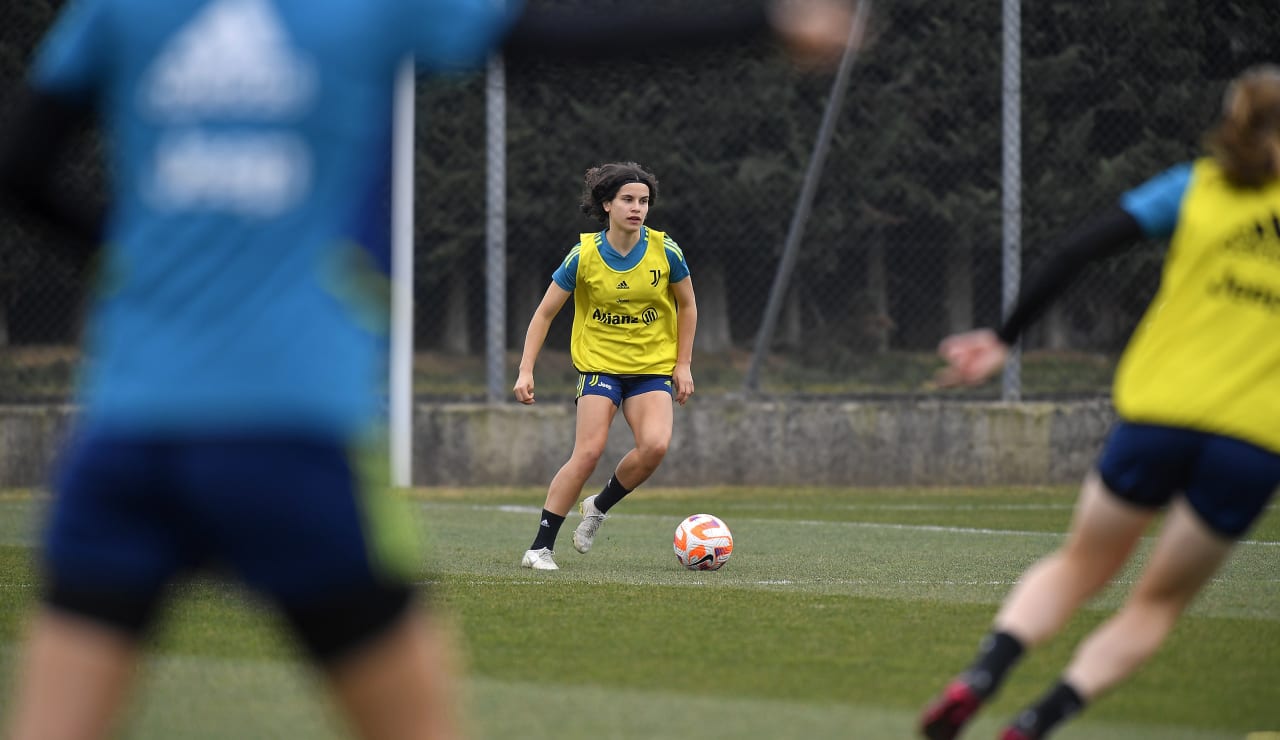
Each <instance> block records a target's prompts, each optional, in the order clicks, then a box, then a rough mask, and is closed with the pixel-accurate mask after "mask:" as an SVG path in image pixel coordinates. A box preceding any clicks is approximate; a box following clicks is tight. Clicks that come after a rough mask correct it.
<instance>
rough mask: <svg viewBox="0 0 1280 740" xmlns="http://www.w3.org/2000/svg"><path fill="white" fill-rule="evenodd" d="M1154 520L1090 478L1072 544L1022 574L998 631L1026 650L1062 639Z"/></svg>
mask: <svg viewBox="0 0 1280 740" xmlns="http://www.w3.org/2000/svg"><path fill="white" fill-rule="evenodd" d="M1154 516H1155V511H1154V510H1152V509H1144V508H1139V507H1136V506H1132V505H1130V504H1127V503H1125V502H1123V501H1121V500H1120V499H1118V498H1116V497H1115V496H1114V495H1112V494H1111V492H1109V491H1108V490H1107V489H1106V486H1105V485H1104V484H1103V483H1102V480H1101V479H1100V478H1099V477H1098V475H1097V473H1090V474H1089V476H1088V477H1087V478H1086V479H1085V482H1084V486H1083V488H1082V490H1081V493H1080V501H1079V502H1078V503H1077V504H1076V510H1075V515H1074V517H1073V519H1072V522H1071V529H1070V532H1069V533H1068V535H1067V541H1066V542H1065V543H1063V545H1062V547H1060V548H1059V549H1058V550H1057V551H1056V552H1054V553H1053V554H1052V555H1049V556H1048V557H1046V558H1044V559H1043V560H1041V561H1040V562H1038V563H1036V564H1035V565H1033V566H1031V568H1030V569H1028V570H1027V572H1026V573H1025V574H1023V576H1022V578H1021V579H1020V580H1019V581H1018V584H1017V585H1016V586H1014V588H1013V591H1012V592H1011V593H1010V594H1009V596H1008V598H1007V599H1005V602H1004V605H1003V606H1002V607H1001V608H1000V611H999V613H998V614H997V615H996V619H995V626H996V629H997V630H999V631H1004V632H1008V633H1010V634H1012V635H1014V636H1015V637H1017V638H1018V639H1019V640H1021V641H1022V643H1023V645H1025V646H1027V647H1034V646H1036V645H1039V644H1040V643H1042V642H1044V641H1045V640H1047V639H1049V638H1050V637H1052V636H1053V635H1055V634H1057V632H1058V630H1060V629H1061V628H1062V626H1063V625H1064V624H1066V622H1067V620H1068V619H1070V617H1071V615H1072V614H1073V613H1075V611H1076V609H1077V608H1079V607H1080V605H1081V604H1082V603H1084V601H1085V600H1086V599H1088V598H1089V597H1091V596H1093V595H1094V594H1096V593H1097V592H1098V591H1099V590H1100V589H1101V588H1102V587H1103V586H1105V585H1107V583H1108V582H1109V581H1110V580H1111V578H1112V576H1114V575H1115V574H1116V572H1117V571H1119V570H1120V568H1121V567H1122V566H1123V565H1124V564H1125V562H1126V561H1127V560H1128V559H1129V555H1130V554H1132V552H1133V548H1134V546H1136V545H1137V543H1138V540H1139V538H1140V537H1141V536H1142V533H1143V531H1144V530H1145V529H1146V527H1147V525H1148V524H1149V523H1150V521H1151V519H1152V517H1154Z"/></svg>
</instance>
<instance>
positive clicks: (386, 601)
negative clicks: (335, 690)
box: [283, 584, 413, 665]
mask: <svg viewBox="0 0 1280 740" xmlns="http://www.w3.org/2000/svg"><path fill="white" fill-rule="evenodd" d="M412 600H413V594H412V591H411V589H410V588H409V587H408V586H405V585H394V586H384V585H377V584H371V585H369V586H367V587H365V588H363V589H360V590H358V591H354V592H352V591H347V592H344V593H342V594H340V595H335V596H334V597H333V598H330V599H326V600H324V601H321V602H314V603H310V604H307V605H303V606H285V607H284V608H283V611H284V614H285V618H286V619H287V620H288V621H289V624H290V626H291V627H292V628H293V631H294V634H295V635H297V637H298V639H299V640H300V641H301V642H302V645H303V646H304V647H305V648H306V650H307V652H308V653H310V655H311V656H312V658H314V659H315V660H316V661H317V662H319V663H321V664H324V665H332V664H333V663H335V662H336V661H338V660H341V659H342V658H344V657H347V656H349V655H351V654H352V653H355V652H357V651H359V650H360V649H361V648H362V647H364V646H366V645H369V644H371V643H373V642H375V641H376V640H377V638H379V637H381V636H382V635H384V634H386V633H387V632H389V631H390V630H391V629H392V628H393V627H394V626H395V625H396V624H397V623H398V622H399V621H400V620H401V619H402V618H403V617H404V615H405V614H406V613H407V612H408V611H409V609H410V606H411V602H412Z"/></svg>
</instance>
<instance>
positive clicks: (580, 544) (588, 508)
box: [573, 496, 605, 553]
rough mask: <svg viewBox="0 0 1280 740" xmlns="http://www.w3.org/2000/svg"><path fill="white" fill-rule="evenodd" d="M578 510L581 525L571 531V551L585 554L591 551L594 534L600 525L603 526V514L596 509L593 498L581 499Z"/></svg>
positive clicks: (594, 538) (594, 498)
mask: <svg viewBox="0 0 1280 740" xmlns="http://www.w3.org/2000/svg"><path fill="white" fill-rule="evenodd" d="M578 510H579V511H581V512H582V523H580V524H579V525H578V528H577V529H575V530H573V549H575V550H577V551H578V552H581V553H587V552H590V551H591V543H593V542H595V541H596V532H599V531H600V525H601V524H604V520H605V513H604V512H603V511H600V510H599V509H597V508H596V497H595V496H587V497H586V498H584V499H582V504H581V505H579V506H578Z"/></svg>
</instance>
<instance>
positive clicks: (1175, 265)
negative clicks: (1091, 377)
mask: <svg viewBox="0 0 1280 740" xmlns="http://www.w3.org/2000/svg"><path fill="white" fill-rule="evenodd" d="M1277 338H1280V182H1272V183H1271V184H1269V185H1267V186H1266V187H1263V188H1258V189H1246V188H1239V187H1236V186H1234V185H1232V184H1231V183H1230V182H1229V181H1228V180H1227V179H1226V176H1225V175H1224V173H1223V172H1222V170H1221V168H1220V167H1219V166H1218V165H1217V163H1215V162H1214V161H1213V160H1211V159H1201V160H1199V161H1197V162H1196V163H1195V164H1194V166H1193V169H1192V172H1191V177H1190V180H1189V183H1188V185H1187V190H1186V192H1185V195H1184V196H1183V199H1182V204H1181V209H1180V212H1179V215H1178V222H1177V226H1176V228H1175V230H1174V232H1173V237H1172V239H1171V241H1170V244H1169V254H1168V256H1167V257H1166V259H1165V265H1164V273H1163V275H1162V277H1161V282H1160V289H1159V291H1158V292H1157V294H1156V296H1155V298H1154V299H1153V300H1152V302H1151V305H1150V307H1148V309H1147V312H1146V315H1145V316H1144V317H1143V319H1142V322H1141V323H1140V324H1139V326H1138V328H1137V330H1136V331H1135V333H1134V335H1133V338H1132V340H1131V341H1130V342H1129V346H1128V348H1127V349H1126V350H1125V353H1124V356H1123V358H1122V359H1121V362H1120V367H1119V370H1118V371H1117V374H1116V381H1115V388H1114V398H1115V404H1116V409H1117V411H1118V412H1119V413H1120V416H1121V417H1123V418H1124V419H1126V420H1129V421H1134V422H1141V423H1152V424H1165V425H1172V426H1181V427H1188V428H1192V429H1199V430H1202V431H1207V432H1212V433H1216V434H1225V435H1229V436H1232V437H1237V438H1240V439H1243V440H1246V441H1248V442H1252V443H1254V444H1257V445H1260V446H1262V447H1266V448H1267V449H1270V450H1274V451H1276V452H1280V342H1278V341H1277Z"/></svg>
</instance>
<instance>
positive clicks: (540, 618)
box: [0, 489, 1280, 740]
mask: <svg viewBox="0 0 1280 740" xmlns="http://www.w3.org/2000/svg"><path fill="white" fill-rule="evenodd" d="M641 493H642V494H644V495H637V496H636V497H635V498H634V499H628V501H627V502H625V504H624V506H623V507H622V508H619V509H618V510H617V512H616V516H612V517H610V519H609V521H608V522H607V523H606V524H605V528H604V530H602V535H601V538H600V539H599V540H598V541H597V542H598V544H597V547H596V549H595V550H594V551H593V552H592V553H591V554H590V555H587V556H581V555H578V554H577V553H574V552H573V551H572V549H571V548H570V547H569V546H568V531H569V529H570V528H571V527H572V526H574V525H575V524H576V516H571V517H570V519H569V522H568V523H567V526H566V530H565V532H564V533H563V534H562V538H561V539H562V544H561V550H560V552H559V553H558V559H559V560H560V563H561V565H562V568H563V570H561V571H560V572H558V573H554V574H541V573H537V574H535V573H533V572H530V571H527V570H522V569H520V568H518V567H516V562H517V560H518V557H519V554H520V552H521V551H522V550H523V548H524V547H525V546H527V541H528V540H529V538H531V536H532V533H533V527H534V524H535V521H534V519H535V517H536V514H537V509H538V506H539V505H540V504H541V500H542V492H541V491H540V490H534V489H526V490H501V491H433V492H428V493H426V494H424V495H423V496H422V498H423V503H422V510H423V512H424V515H425V519H426V521H427V522H428V532H429V535H430V541H431V543H432V544H431V548H430V551H431V562H432V563H433V566H434V567H433V572H434V575H433V576H432V584H433V585H432V587H433V589H434V590H435V591H436V592H437V593H438V595H439V597H440V600H441V602H442V603H443V604H444V605H445V606H446V608H447V609H448V610H449V611H450V612H451V613H452V614H454V615H455V616H456V617H457V620H458V622H459V624H460V625H461V626H462V628H463V632H464V635H465V648H466V652H467V654H468V657H469V664H470V670H469V672H468V679H467V682H466V685H467V697H468V698H467V704H466V707H467V712H466V714H467V716H468V718H469V723H470V726H471V728H472V730H473V736H474V737H475V738H479V739H481V740H487V739H489V738H493V739H495V740H497V739H499V738H515V737H520V738H534V739H535V740H536V739H537V738H557V739H559V740H576V739H577V738H584V739H585V738H619V739H621V740H629V739H631V738H635V739H642V738H644V739H648V738H655V739H656V738H671V737H679V736H685V735H689V734H694V735H696V736H698V737H700V738H748V739H750V738H790V737H804V738H850V737H851V738H869V739H870V740H878V739H879V738H885V739H886V740H889V739H891V738H906V737H910V736H911V726H912V723H913V721H914V717H915V712H916V710H917V708H918V707H919V705H920V704H921V703H922V702H923V701H925V700H926V699H927V698H928V697H929V696H930V695H931V694H932V693H933V692H934V691H935V690H936V689H937V688H938V687H939V685H940V684H941V683H942V682H943V681H944V680H945V678H946V677H947V676H948V675H949V674H950V673H951V672H953V671H954V670H956V669H958V668H959V667H960V666H962V665H963V663H964V662H965V661H966V660H967V659H968V658H969V656H970V653H971V651H972V649H973V646H974V643H975V642H976V640H977V638H978V636H979V635H980V634H981V633H982V631H983V630H984V629H985V625H986V624H987V622H988V621H989V619H990V617H991V615H992V613H993V612H994V609H995V605H996V604H997V603H998V602H999V600H1000V599H1001V598H1002V597H1003V595H1004V593H1005V592H1006V591H1007V590H1008V588H1009V586H1010V585H1011V583H1012V582H1013V580H1014V579H1016V578H1017V576H1018V574H1019V573H1020V572H1021V570H1022V569H1023V568H1024V567H1025V566H1026V565H1027V564H1028V563H1030V562H1032V561H1033V560H1034V559H1035V558H1036V557H1038V556H1039V555H1041V554H1043V553H1044V552H1046V551H1048V550H1049V549H1051V548H1052V547H1053V546H1054V545H1055V544H1056V543H1057V542H1058V541H1060V536H1059V535H1058V534H1057V533H1059V532H1061V530H1062V529H1063V528H1064V527H1065V525H1066V521H1067V518H1068V517H1069V515H1070V503H1071V500H1072V493H1071V492H1070V491H1066V490H1056V489H1055V490H1043V491H1032V492H1012V491H972V490H965V491H937V490H925V491H838V492H833V491H796V492H779V491H761V490H736V489H733V490H712V491H708V490H696V491H674V490H666V491H664V490H654V491H642V492H641ZM38 510H39V501H38V500H35V501H33V500H31V499H30V498H29V497H27V498H23V497H16V498H5V497H0V595H2V596H3V599H0V684H3V683H7V681H8V680H9V678H10V676H11V673H12V659H13V647H12V643H13V641H14V640H15V639H16V635H17V627H18V623H19V619H20V615H21V614H22V613H23V612H24V610H25V606H26V605H28V604H29V603H30V601H31V599H32V598H33V595H34V586H33V585H32V583H33V581H34V578H33V576H32V574H31V569H30V554H29V546H30V542H31V541H32V539H31V538H30V536H29V533H28V532H27V531H26V530H27V529H28V528H29V527H28V526H27V525H20V524H15V522H20V521H25V522H34V521H35V520H36V519H37V518H38ZM694 511H711V512H713V513H716V514H718V515H720V516H722V517H723V518H724V519H726V520H727V521H728V522H729V523H730V525H731V526H732V527H733V528H734V532H735V534H736V536H737V540H738V549H737V550H736V551H735V554H734V557H733V559H732V560H731V561H730V563H729V565H728V566H726V568H725V569H724V570H722V571H720V572H718V573H690V572H687V571H684V570H682V569H680V568H679V567H678V566H677V565H676V563H675V560H674V558H673V557H672V555H671V553H670V549H669V544H667V543H669V541H670V535H671V530H673V529H674V527H675V523H676V522H677V521H678V520H679V519H680V518H682V517H683V516H684V515H686V514H689V513H693V512H694ZM1278 524H1280V518H1278V517H1275V516H1274V515H1272V516H1270V517H1268V519H1266V520H1264V522H1263V523H1262V524H1261V526H1259V527H1258V528H1257V529H1256V530H1255V531H1254V532H1253V533H1252V534H1251V535H1250V541H1251V542H1250V544H1246V545H1243V546H1241V548H1239V551H1238V554H1237V557H1236V558H1235V559H1234V560H1233V561H1232V562H1231V563H1230V565H1229V566H1228V567H1227V568H1226V569H1225V570H1224V571H1223V573H1222V574H1221V576H1220V577H1219V578H1218V579H1217V580H1216V581H1215V583H1214V584H1213V585H1212V586H1211V587H1210V588H1209V589H1208V591H1207V592H1206V593H1205V594H1204V596H1203V598H1202V599H1201V600H1200V601H1199V602H1198V603H1197V604H1196V605H1195V607H1194V608H1193V610H1192V612H1191V613H1190V614H1189V615H1188V617H1187V618H1186V619H1185V620H1184V621H1183V622H1182V623H1181V624H1180V625H1179V627H1178V629H1177V630H1176V631H1175V633H1174V635H1173V636H1172V638H1171V640H1170V642H1169V643H1168V644H1167V645H1166V647H1165V650H1164V651H1163V652H1162V653H1161V654H1160V655H1159V656H1157V658H1156V659H1155V660H1154V661H1153V662H1152V663H1151V664H1150V665H1148V666H1147V667H1146V668H1145V669H1144V670H1143V671H1142V672H1141V673H1140V674H1139V675H1138V676H1136V677H1135V679H1134V680H1133V681H1132V682H1130V683H1128V684H1126V685H1125V686H1123V687H1122V688H1121V689H1119V690H1118V691H1117V692H1116V693H1115V694H1113V695H1112V696H1110V697H1107V698H1105V699H1104V700H1103V701H1101V702H1099V703H1098V704H1097V705H1095V706H1093V707H1091V708H1090V709H1089V710H1088V712H1087V713H1086V714H1085V715H1084V716H1083V717H1082V718H1081V719H1080V720H1079V721H1077V722H1076V723H1073V724H1072V725H1069V726H1068V727H1067V729H1066V730H1064V731H1063V732H1062V733H1060V734H1059V735H1057V736H1055V737H1061V738H1064V739H1065V740H1072V739H1073V738H1074V739H1075V740H1085V739H1086V738H1090V739H1092V738H1101V739H1102V740H1108V739H1116V740H1129V739H1133V740H1148V739H1150V740H1155V739H1156V738H1160V739H1172V740H1192V739H1194V740H1209V739H1214V740H1217V739H1222V740H1225V739H1226V738H1235V739H1237V740H1239V739H1240V738H1243V737H1244V735H1245V733H1246V732H1248V731H1250V730H1268V729H1269V730H1276V729H1280V703H1277V702H1276V693H1275V686H1277V685H1280V584H1278V580H1280V579H1278V578H1277V573H1278V572H1280V568H1277V561H1280V546H1277V544H1276V540H1278V539H1280V536H1278V535H1280V527H1277V525H1278ZM1132 577H1133V571H1132V570H1129V571H1126V572H1125V573H1123V574H1121V576H1120V577H1119V579H1118V580H1119V582H1120V583H1119V584H1118V587H1117V588H1115V589H1112V590H1110V591H1109V592H1107V593H1106V594H1103V595H1102V597H1101V598H1100V599H1099V602H1098V606H1099V607H1109V606H1112V605H1114V604H1115V603H1116V602H1117V600H1118V599H1119V598H1120V595H1121V593H1122V588H1123V587H1124V586H1125V585H1126V582H1127V581H1129V580H1131V579H1132ZM1104 616H1105V613H1104V612H1103V611H1100V610H1092V611H1086V612H1084V613H1083V614H1081V615H1080V618H1079V619H1078V620H1076V622H1074V623H1073V624H1072V626H1071V627H1070V628H1069V630H1068V632H1067V633H1066V634H1064V635H1063V636H1062V638H1061V639H1059V640H1056V641H1054V642H1053V643H1051V644H1050V645H1048V646H1046V647H1045V648H1044V649H1043V650H1040V651H1037V652H1036V653H1035V654H1033V655H1032V656H1031V657H1030V658H1029V659H1028V660H1027V661H1026V662H1025V664H1024V665H1023V666H1021V667H1020V669H1019V670H1018V671H1017V672H1016V673H1015V674H1014V676H1013V677H1012V679H1011V680H1010V683H1009V684H1008V686H1007V688H1006V690H1005V691H1004V692H1003V694H1002V696H1001V697H1000V699H999V701H997V702H996V704H995V705H994V706H993V707H991V711H989V712H986V713H984V715H983V717H982V721H981V722H979V723H978V725H977V726H976V728H975V730H974V732H972V733H970V735H968V736H969V737H975V738H978V737H992V736H993V735H994V733H995V730H996V728H997V726H998V724H999V722H1000V721H1002V720H1004V719H1006V718H1007V717H1008V716H1009V715H1010V714H1011V713H1012V712H1013V711H1015V710H1016V708H1017V707H1018V706H1019V705H1020V704H1021V703H1022V702H1024V701H1026V700H1028V699H1030V698H1031V697H1033V696H1034V695H1036V694H1037V693H1039V691H1041V690H1042V688H1043V687H1044V686H1045V684H1046V683H1047V682H1048V681H1049V680H1051V679H1052V677H1053V676H1054V675H1055V674H1056V673H1057V671H1058V670H1059V669H1060V666H1061V665H1062V663H1063V661H1065V660H1066V658H1067V657H1068V655H1069V653H1070V651H1071V648H1072V644H1073V643H1074V642H1075V640H1076V639H1078V638H1079V636H1080V635H1081V634H1082V633H1083V632H1084V631H1085V630H1086V629H1087V628H1088V627H1089V626H1091V625H1093V624H1096V623H1097V621H1098V620H1100V619H1101V618H1103V617H1104ZM6 644H7V645H9V647H5V645H6ZM293 654H294V653H293V649H292V647H291V646H290V645H288V644H287V643H286V642H285V641H284V640H283V638H282V635H281V633H280V632H279V631H278V630H277V629H276V627H275V625H274V622H273V621H272V620H271V619H270V618H268V617H267V616H266V615H265V614H264V613H262V612H261V610H259V609H257V608H256V607H255V606H254V604H253V602H252V601H251V600H249V599H247V598H246V597H245V596H244V595H243V594H242V593H241V592H239V591H238V590H237V589H235V588H231V587H228V586H225V585H221V584H218V583H212V582H199V583H196V584H193V585H190V586H187V587H184V588H183V589H181V590H180V592H179V594H178V604H177V609H176V616H175V617H174V618H173V619H171V620H170V621H169V622H168V623H167V625H166V628H165V630H164V631H163V633H162V634H161V635H160V639H159V641H158V647H157V650H156V651H155V653H154V657H153V658H151V659H150V660H149V662H148V669H149V670H148V674H147V680H146V682H145V683H144V685H143V686H142V687H141V691H140V694H139V703H138V704H137V705H136V707H135V711H134V713H133V715H132V717H131V720H130V723H129V725H128V729H127V730H126V732H125V733H124V735H123V736H124V737H127V738H222V737H299V738H302V737H305V738H313V737H314V738H327V737H337V736H340V733H339V732H338V730H337V722H336V720H335V719H334V715H333V713H332V711H331V709H329V708H328V707H327V706H326V705H325V704H324V702H323V701H322V700H321V699H319V696H320V692H318V691H317V690H316V686H315V680H314V677H313V676H312V675H311V674H309V673H308V672H306V671H304V670H302V669H301V668H299V667H298V665H296V664H295V663H293V662H290V661H289V660H288V658H290V657H291V656H292V655H293ZM0 696H3V697H4V698H0V715H2V714H3V712H4V706H5V701H6V700H7V691H6V692H5V694H3V695H0Z"/></svg>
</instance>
